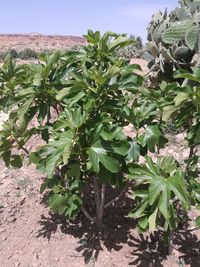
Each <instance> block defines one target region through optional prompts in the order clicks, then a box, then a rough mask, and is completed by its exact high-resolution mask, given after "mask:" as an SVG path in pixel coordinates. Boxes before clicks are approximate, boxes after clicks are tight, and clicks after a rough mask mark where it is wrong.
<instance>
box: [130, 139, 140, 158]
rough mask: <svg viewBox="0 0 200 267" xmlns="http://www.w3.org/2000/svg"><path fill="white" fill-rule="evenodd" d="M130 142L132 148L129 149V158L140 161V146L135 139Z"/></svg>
mask: <svg viewBox="0 0 200 267" xmlns="http://www.w3.org/2000/svg"><path fill="white" fill-rule="evenodd" d="M129 144H130V148H129V150H128V155H127V160H128V161H138V159H139V157H140V146H139V145H138V143H137V142H135V141H132V142H130V143H129Z"/></svg>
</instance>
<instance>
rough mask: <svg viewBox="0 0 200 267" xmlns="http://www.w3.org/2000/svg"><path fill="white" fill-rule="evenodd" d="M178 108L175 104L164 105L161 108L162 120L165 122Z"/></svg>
mask: <svg viewBox="0 0 200 267" xmlns="http://www.w3.org/2000/svg"><path fill="white" fill-rule="evenodd" d="M177 110H178V108H177V107H176V106H166V107H164V108H163V114H162V120H163V121H165V122H167V121H168V120H169V119H170V118H171V116H172V115H173V114H174V113H175V112H176V111H177Z"/></svg>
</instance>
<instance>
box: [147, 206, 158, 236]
mask: <svg viewBox="0 0 200 267" xmlns="http://www.w3.org/2000/svg"><path fill="white" fill-rule="evenodd" d="M157 214H158V208H156V209H155V210H154V212H153V213H152V214H151V216H149V218H148V221H149V231H150V232H154V231H156V229H157V227H156V226H157V224H156V219H157Z"/></svg>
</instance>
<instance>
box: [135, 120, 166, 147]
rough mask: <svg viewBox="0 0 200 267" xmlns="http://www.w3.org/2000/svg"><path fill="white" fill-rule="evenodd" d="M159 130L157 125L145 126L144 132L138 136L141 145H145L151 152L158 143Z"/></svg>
mask: <svg viewBox="0 0 200 267" xmlns="http://www.w3.org/2000/svg"><path fill="white" fill-rule="evenodd" d="M160 136H161V132H160V130H159V128H158V126H157V125H150V126H147V128H146V129H145V133H144V134H143V135H140V136H139V137H138V141H139V143H140V144H141V146H143V147H145V146H146V145H147V147H148V150H149V151H151V152H154V151H155V146H156V145H159V140H160Z"/></svg>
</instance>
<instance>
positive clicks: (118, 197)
mask: <svg viewBox="0 0 200 267" xmlns="http://www.w3.org/2000/svg"><path fill="white" fill-rule="evenodd" d="M129 185H130V182H129V181H128V182H127V183H126V186H125V187H124V189H123V190H122V191H121V193H120V194H119V195H118V196H117V197H115V198H113V199H112V200H111V201H109V202H108V203H107V204H106V205H105V206H104V208H108V207H109V206H111V205H112V204H114V203H115V202H116V201H118V200H119V199H120V198H122V197H123V196H124V195H125V194H126V192H127V190H128V187H129Z"/></svg>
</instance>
